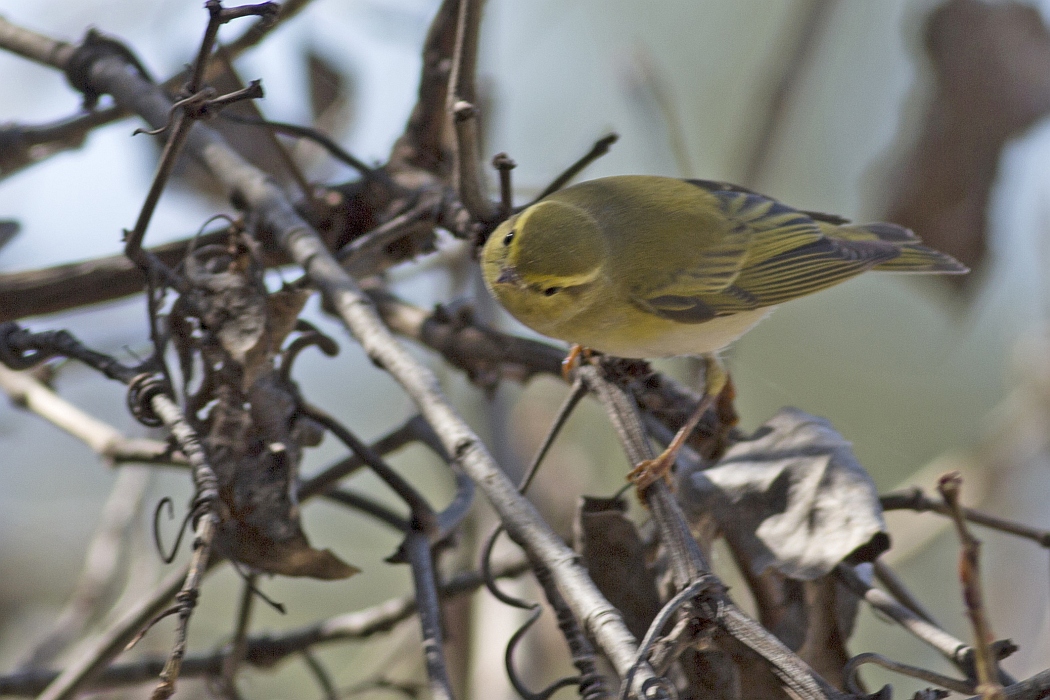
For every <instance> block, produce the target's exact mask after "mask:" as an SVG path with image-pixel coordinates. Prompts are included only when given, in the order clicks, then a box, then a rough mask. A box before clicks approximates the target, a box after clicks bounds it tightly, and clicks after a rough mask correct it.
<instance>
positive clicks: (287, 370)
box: [281, 319, 339, 381]
mask: <svg viewBox="0 0 1050 700" xmlns="http://www.w3.org/2000/svg"><path fill="white" fill-rule="evenodd" d="M295 330H297V331H299V332H300V333H302V335H301V336H299V337H298V338H296V339H295V340H293V341H292V342H291V343H289V344H288V347H287V348H285V349H284V351H283V352H282V353H281V379H283V380H284V381H288V380H289V379H290V378H291V374H292V364H293V363H294V362H295V358H296V357H298V356H299V353H301V352H302V351H303V350H305V349H306V348H308V347H311V346H313V345H316V346H317V347H318V348H319V349H320V350H321V352H323V353H324V354H325V355H328V357H335V356H336V355H338V354H339V345H338V344H337V343H336V342H335V341H334V340H332V339H331V338H329V337H328V336H327V335H325V334H324V333H322V332H321V331H319V330H317V328H316V327H315V326H314V325H313V324H312V323H310V322H309V321H304V320H303V319H299V320H298V321H296V323H295Z"/></svg>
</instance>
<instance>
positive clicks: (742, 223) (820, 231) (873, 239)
mask: <svg viewBox="0 0 1050 700" xmlns="http://www.w3.org/2000/svg"><path fill="white" fill-rule="evenodd" d="M689 182H691V183H692V184H695V185H696V186H698V187H701V188H702V189H705V190H706V191H708V192H709V193H710V194H712V195H714V196H715V197H716V198H717V201H718V204H719V206H720V207H721V210H722V213H723V214H724V215H725V217H726V219H727V220H728V221H729V222H730V225H731V226H730V229H729V232H728V235H727V236H726V237H725V238H726V239H727V242H726V244H724V245H723V244H722V243H720V244H719V246H718V247H717V248H716V249H713V250H711V251H710V256H709V255H708V252H707V251H705V253H704V262H705V264H704V265H703V266H702V267H704V268H707V267H709V268H710V269H693V270H683V271H681V273H680V274H678V275H677V276H676V277H675V279H674V281H673V282H671V283H670V284H668V285H666V286H664V287H662V288H660V289H656V290H647V291H646V293H645V294H644V296H642V298H638V299H637V302H638V304H639V306H642V307H645V308H648V309H649V310H651V311H652V312H653V313H656V314H658V315H660V316H663V317H665V318H669V319H672V320H675V321H679V322H681V323H701V322H703V321H707V320H710V319H712V318H715V317H716V316H726V315H729V314H733V313H738V312H741V311H748V310H752V309H758V308H763V307H767V306H775V305H777V304H780V303H783V302H785V301H789V300H791V299H795V298H797V297H801V296H805V295H807V294H811V293H813V292H817V291H820V290H822V289H826V288H827V287H831V286H833V285H835V284H838V283H840V282H843V281H845V280H847V279H849V278H850V277H854V276H856V275H858V274H860V273H862V272H864V271H865V270H870V269H872V268H875V267H878V268H879V269H887V270H898V271H921V272H962V271H965V268H964V267H962V266H960V265H959V264H958V263H956V262H955V261H954V260H953V259H951V258H950V257H948V256H945V255H942V254H941V253H938V252H936V251H934V250H932V249H929V248H926V247H925V246H923V245H922V244H921V243H920V241H919V240H918V239H917V238H916V237H915V236H914V234H912V233H911V232H910V231H908V230H907V229H905V228H902V227H899V226H895V225H893V224H882V223H879V224H871V225H868V226H849V225H844V224H846V223H847V221H846V220H845V219H842V218H840V217H835V216H830V215H825V214H819V213H815V212H804V211H799V210H797V209H793V208H791V207H789V206H786V205H784V204H781V203H780V202H778V201H776V200H774V199H770V198H769V197H764V196H762V195H760V194H757V193H754V192H751V191H749V190H746V189H744V188H742V187H737V186H731V185H726V184H725V183H719V182H711V181H705V180H690V181H689ZM708 259H710V266H708V265H707V264H706V263H707V261H708ZM711 273H716V274H714V275H712V274H711ZM701 280H703V281H704V283H701Z"/></svg>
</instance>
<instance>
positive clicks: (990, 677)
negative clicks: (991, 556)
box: [937, 472, 1003, 700]
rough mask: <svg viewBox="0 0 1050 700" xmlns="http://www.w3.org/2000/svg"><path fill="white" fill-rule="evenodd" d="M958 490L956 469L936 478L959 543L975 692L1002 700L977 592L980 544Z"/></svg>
mask: <svg viewBox="0 0 1050 700" xmlns="http://www.w3.org/2000/svg"><path fill="white" fill-rule="evenodd" d="M961 490H962V476H961V475H960V474H959V472H950V473H948V474H945V475H944V476H942V477H941V478H940V479H939V480H938V481H937V491H938V492H939V493H940V494H941V497H942V498H944V502H945V504H946V505H947V506H948V509H949V512H950V513H951V515H952V520H953V521H954V522H955V530H956V532H957V533H958V534H959V541H960V543H961V545H962V551H961V552H960V553H959V579H960V582H961V583H962V590H963V602H965V603H966V614H967V616H968V617H969V618H970V624H972V625H973V636H974V648H975V650H976V654H975V657H974V662H975V663H974V666H975V668H976V671H977V692H978V693H980V695H981V697H982V698H983V699H984V700H1003V687H1002V685H1000V684H999V679H998V668H999V666H998V664H997V663H996V659H995V655H994V654H993V652H992V646H991V645H992V641H993V639H994V637H993V636H992V627H991V624H990V623H989V621H988V616H987V615H986V614H985V610H984V596H983V594H982V592H981V566H980V559H981V543H980V541H979V540H978V539H977V538H976V537H974V536H973V535H971V534H970V530H969V528H967V527H966V518H965V517H964V516H963V513H962V506H961V504H960V502H959V494H960V491H961Z"/></svg>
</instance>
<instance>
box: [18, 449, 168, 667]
mask: <svg viewBox="0 0 1050 700" xmlns="http://www.w3.org/2000/svg"><path fill="white" fill-rule="evenodd" d="M149 482H150V474H149V471H147V470H145V469H137V468H135V467H125V468H124V469H122V470H120V473H119V474H118V475H117V479H116V481H114V482H113V488H112V490H111V491H110V495H109V498H108V499H106V503H105V505H104V506H103V507H102V515H101V517H100V518H99V524H98V528H97V529H96V530H95V534H94V535H93V536H92V538H91V542H90V543H89V544H88V548H87V553H86V554H85V555H84V567H83V570H82V571H81V574H80V578H79V580H78V581H77V584H76V587H75V588H74V589H73V594H72V595H71V596H70V599H69V602H68V603H67V604H66V607H65V609H64V610H63V611H62V612H61V613H60V614H59V616H58V619H57V620H56V621H55V623H54V625H53V626H52V630H51V632H50V633H49V634H48V635H47V636H46V637H45V638H44V639H43V640H41V641H40V642H38V643H37V644H36V646H35V648H34V649H33V651H32V652H30V654H29V655H28V658H27V660H26V661H25V663H23V664H22V666H23V667H25V668H36V667H40V666H44V665H45V664H48V663H50V662H51V661H52V660H53V659H54V658H55V657H57V656H58V655H59V654H61V653H62V652H63V651H64V650H65V649H66V648H67V647H68V646H69V644H70V643H71V642H72V641H74V640H75V639H77V638H78V637H79V636H80V635H81V633H82V632H83V631H84V629H85V628H86V627H87V625H88V624H90V623H91V622H92V621H93V620H95V619H98V618H99V616H100V615H102V614H103V613H104V612H105V609H103V608H102V607H101V606H102V604H103V603H104V602H105V599H106V597H107V596H108V595H109V594H110V593H111V592H112V589H113V586H114V583H116V582H118V580H119V579H120V577H121V574H122V572H123V571H124V570H125V569H126V562H124V561H123V557H121V548H122V545H123V544H124V542H125V540H126V537H127V534H128V532H129V530H130V529H131V527H132V525H133V524H134V523H135V518H136V516H137V515H138V514H139V512H140V510H141V507H142V499H143V497H144V496H145V493H146V487H147V486H148V485H149Z"/></svg>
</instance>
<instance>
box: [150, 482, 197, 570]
mask: <svg viewBox="0 0 1050 700" xmlns="http://www.w3.org/2000/svg"><path fill="white" fill-rule="evenodd" d="M164 506H167V507H168V520H174V519H175V504H174V502H173V501H172V500H171V498H169V497H168V496H165V497H164V498H162V499H160V501H158V502H157V507H156V509H155V510H154V511H153V544H154V545H155V546H156V547H157V554H159V555H160V558H161V561H163V562H164V563H165V564H170V563H171V562H173V561H175V555H176V554H178V551H179V545H180V544H182V535H183V534H184V533H185V532H186V525H187V524H188V523H189V522H190V518H191V517H193V511H192V510H191V511H189V512H188V513H186V515H185V517H183V519H182V524H181V525H179V532H178V534H177V535H176V536H175V544H174V545H173V546H172V548H171V552H170V553H167V554H165V553H164V544H163V543H162V542H161V541H160V511H161V509H162V508H164Z"/></svg>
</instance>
